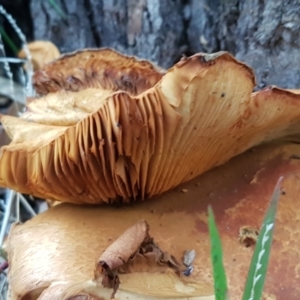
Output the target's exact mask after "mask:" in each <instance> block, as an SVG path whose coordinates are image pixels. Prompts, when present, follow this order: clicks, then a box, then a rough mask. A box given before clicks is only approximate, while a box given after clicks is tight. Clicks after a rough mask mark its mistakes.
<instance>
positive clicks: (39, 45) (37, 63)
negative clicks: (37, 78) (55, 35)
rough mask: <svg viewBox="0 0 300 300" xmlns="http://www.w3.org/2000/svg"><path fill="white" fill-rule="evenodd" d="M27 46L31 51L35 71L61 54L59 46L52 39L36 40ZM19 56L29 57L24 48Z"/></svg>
mask: <svg viewBox="0 0 300 300" xmlns="http://www.w3.org/2000/svg"><path fill="white" fill-rule="evenodd" d="M27 46H28V49H29V51H30V55H31V61H32V65H33V70H34V71H38V70H40V69H42V68H43V67H44V66H45V65H46V64H48V63H49V62H51V61H53V60H55V59H57V58H58V57H59V56H60V52H59V50H58V48H57V47H56V46H55V45H54V44H53V43H52V42H50V41H34V42H31V43H28V45H27ZM18 57H19V58H26V57H27V55H26V53H25V51H24V49H22V50H21V51H20V52H19V53H18Z"/></svg>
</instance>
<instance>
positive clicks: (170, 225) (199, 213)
mask: <svg viewBox="0 0 300 300" xmlns="http://www.w3.org/2000/svg"><path fill="white" fill-rule="evenodd" d="M299 151H300V145H299V144H296V143H293V142H289V141H282V142H276V143H271V144H267V145H263V146H259V147H257V148H256V151H254V152H253V151H247V152H245V153H243V154H241V155H240V156H237V157H235V158H233V159H231V160H230V161H229V162H227V163H226V164H224V165H222V166H219V167H217V168H214V169H213V170H210V171H208V172H206V173H205V174H203V175H201V176H200V177H197V178H195V179H193V180H191V181H190V182H187V183H184V184H182V185H181V186H180V189H181V188H186V189H188V190H189V192H188V193H178V191H177V190H171V191H168V192H166V193H164V194H163V195H160V196H157V197H155V198H153V199H152V200H151V201H144V202H141V203H136V204H134V205H126V206H121V207H118V208H116V207H113V206H107V205H105V206H104V205H103V206H88V205H73V204H67V203H64V204H59V205H56V206H54V207H52V208H50V209H49V210H48V211H46V212H44V213H42V214H40V215H38V216H36V217H34V218H33V219H31V220H29V221H27V222H26V223H24V224H17V225H15V226H14V227H13V228H12V230H11V232H10V234H9V237H8V240H7V248H6V249H7V253H8V262H9V265H10V268H9V273H8V279H9V283H10V285H9V288H10V295H11V298H10V300H16V299H18V300H25V299H29V298H30V299H32V300H36V299H38V300H50V299H51V300H58V299H59V300H67V299H68V300H71V299H73V300H74V299H84V300H88V299H96V300H99V299H101V300H106V299H110V298H111V296H112V294H113V293H114V292H115V294H114V297H115V299H118V300H125V299H133V300H135V299H152V300H154V299H185V300H187V299H201V300H213V299H215V297H214V294H213V293H214V289H213V279H212V267H211V261H210V241H209V234H208V227H207V206H208V205H209V204H211V205H212V207H213V210H214V213H215V217H216V221H217V226H218V230H219V232H220V236H221V239H222V245H223V251H224V253H223V259H224V266H225V270H226V274H227V277H228V284H229V293H230V299H232V300H240V299H241V298H242V293H243V289H244V285H245V281H246V277H247V273H248V268H249V265H250V261H251V258H252V253H253V247H248V248H246V247H245V246H244V245H243V244H241V243H240V242H239V241H238V239H237V232H238V231H239V229H240V228H241V227H242V226H244V225H245V224H250V225H251V226H253V228H256V227H257V226H260V224H261V223H262V220H263V217H264V215H265V212H266V209H267V208H268V206H269V201H270V198H271V196H272V194H273V190H274V186H275V185H276V182H277V180H278V178H279V177H280V176H284V178H285V179H284V181H283V182H282V188H283V189H284V190H285V191H286V193H285V194H284V195H283V194H282V195H281V198H280V201H279V207H278V213H277V220H276V225H275V231H274V239H273V245H274V246H273V247H272V250H271V257H270V263H269V268H268V272H267V278H266V284H265V288H264V297H265V299H271V298H272V299H273V298H274V299H289V300H298V299H299V294H300V286H299V284H298V278H297V277H296V276H295V274H296V273H297V270H298V269H299V268H300V260H299V257H298V255H296V254H297V253H298V249H299V248H300V239H297V238H295V237H297V236H298V233H299V232H298V228H300V201H299V194H300V177H299V175H298V174H299V168H300V160H298V159H291V158H290V157H292V155H293V154H295V153H299ZM245 170H247V174H248V176H247V178H245V177H244V176H243V175H244V174H245ZM254 177H256V180H255V181H252V178H254ZM251 181H252V183H250V182H251ZM196 183H201V184H200V185H197V184H196ZM212 189H213V190H214V191H215V197H216V199H218V201H214V202H213V203H212V202H211V201H212V200H211V198H210V197H209V192H210V191H211V190H212ZM151 210H155V212H156V213H155V214H154V213H152V212H151ZM141 219H143V220H146V221H147V223H146V222H145V221H142V222H139V221H140V220H141ZM147 224H148V225H147ZM148 226H149V227H148ZM127 228H128V229H127ZM126 229H127V230H126ZM124 230H126V231H125V233H124ZM150 234H151V236H150ZM149 245H150V247H148V246H149ZM153 245H155V247H153ZM187 249H193V250H194V251H195V252H194V251H190V252H186V250H187ZM149 250H150V251H149ZM168 253H169V254H168ZM195 253H196V255H194V254H195ZM162 254H164V255H162ZM185 254H187V255H185ZM184 256H186V257H185V263H186V264H192V268H193V272H188V271H187V270H184V271H183V272H182V271H181V270H182V268H181V263H180V264H179V270H180V271H181V272H179V273H178V272H177V271H176V268H175V269H174V268H172V267H170V264H169V263H166V260H165V259H162V260H161V258H163V257H167V258H174V259H172V260H171V266H172V264H173V263H172V262H174V261H177V260H181V258H182V257H184ZM99 257H100V259H99ZM173 265H174V264H173ZM175 265H176V263H175ZM185 268H186V267H185V266H183V269H185ZM116 270H117V272H116ZM185 271H186V275H188V276H185V275H184V272H185ZM104 275H105V276H107V277H108V279H111V281H109V283H110V285H108V284H107V285H106V286H110V287H104V286H103V283H102V279H103V276H104ZM109 276H110V277H109ZM116 287H117V288H116ZM114 288H115V290H114Z"/></svg>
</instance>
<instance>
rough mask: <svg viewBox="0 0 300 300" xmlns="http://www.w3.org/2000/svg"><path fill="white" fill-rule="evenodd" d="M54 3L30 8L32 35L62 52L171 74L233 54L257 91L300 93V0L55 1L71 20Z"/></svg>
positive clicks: (35, 1) (33, 3)
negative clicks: (96, 52) (142, 61)
mask: <svg viewBox="0 0 300 300" xmlns="http://www.w3.org/2000/svg"><path fill="white" fill-rule="evenodd" d="M1 1H4V2H7V0H0V3H1ZM27 2H28V1H27ZM51 2H54V1H40V0H31V1H30V2H28V3H29V5H30V11H31V20H32V23H33V34H34V38H35V39H48V40H52V41H53V42H54V43H55V44H56V45H57V46H58V47H59V48H60V50H61V51H62V52H68V51H73V50H75V49H78V48H84V47H100V46H102V47H103V46H107V47H113V48H115V49H117V50H119V51H122V52H125V53H128V54H133V55H137V56H141V57H144V58H148V59H151V60H153V61H155V62H156V63H158V64H160V65H161V66H163V67H169V66H171V65H172V64H173V63H174V62H176V61H177V60H178V59H179V58H180V56H181V55H182V54H184V53H185V54H188V55H190V54H193V53H195V52H199V51H204V52H214V51H218V50H227V51H229V52H231V53H232V54H234V55H235V56H236V57H237V58H239V59H241V60H243V61H245V62H247V63H248V64H249V65H250V66H252V67H253V68H254V69H255V71H256V74H257V79H258V80H257V81H258V86H259V87H263V86H265V85H269V84H275V85H279V86H281V87H285V88H295V87H300V72H299V71H298V70H299V69H300V63H299V62H300V51H299V50H298V48H299V44H300V34H299V30H300V22H299V11H300V2H299V0H286V1H283V0H252V1H248V0H72V1H67V0H55V3H56V4H57V6H58V7H59V8H60V9H61V10H62V11H63V13H64V14H65V16H66V18H64V17H63V16H62V15H61V14H60V13H59V12H58V10H57V9H55V7H54V6H53V5H52V4H51ZM7 3H8V2H7Z"/></svg>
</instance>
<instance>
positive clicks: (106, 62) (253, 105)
mask: <svg viewBox="0 0 300 300" xmlns="http://www.w3.org/2000/svg"><path fill="white" fill-rule="evenodd" d="M69 72H71V73H69ZM41 74H42V75H41ZM149 74H150V75H151V74H152V75H151V76H150V75H149ZM148 75H149V76H148ZM41 76H43V77H42V79H41ZM70 76H71V77H70ZM70 78H71V79H70ZM124 78H126V82H129V83H130V84H125V83H124ZM35 80H36V81H35V82H36V87H37V88H38V90H39V91H40V92H43V91H44V92H45V93H46V95H44V96H43V97H41V98H39V99H36V100H35V101H32V102H31V103H30V104H29V110H28V112H26V113H25V114H24V115H23V116H22V117H21V118H15V117H10V116H2V117H1V122H2V124H3V127H4V128H5V130H6V131H7V133H8V135H9V136H10V137H11V139H12V142H11V143H10V144H9V145H8V146H4V147H2V148H1V152H0V185H1V186H4V187H9V188H12V189H15V190H17V191H19V192H22V193H26V194H32V195H35V196H38V197H43V198H47V199H49V200H59V201H64V202H72V203H83V202H86V203H102V202H108V203H112V202H130V201H137V200H140V199H146V198H151V197H153V196H155V195H159V194H162V193H163V192H165V191H168V190H170V189H172V188H174V187H176V186H178V185H179V184H181V183H183V182H187V181H189V180H191V179H193V178H195V177H196V176H198V175H200V174H202V173H204V172H206V171H208V170H209V169H211V168H213V167H216V166H218V165H221V164H223V163H225V162H226V161H228V160H229V159H231V158H232V157H234V156H236V155H238V154H240V153H242V152H244V151H246V150H247V149H249V148H251V147H253V146H255V145H258V144H261V143H266V142H269V141H272V140H276V139H280V138H282V137H285V136H289V135H292V134H296V133H299V132H300V95H297V94H295V93H292V92H289V91H287V90H282V89H279V88H276V87H268V88H266V89H264V90H261V91H259V92H256V93H251V92H252V90H253V88H254V85H255V81H254V75H253V72H252V70H251V69H250V68H249V67H248V66H246V65H245V64H243V63H241V62H239V61H237V60H236V59H235V58H233V57H232V56H231V55H230V54H228V53H226V52H219V53H216V54H196V55H194V56H191V57H189V58H183V59H182V60H181V61H180V62H178V63H177V64H175V65H174V66H173V67H172V68H171V69H169V70H168V71H167V72H166V73H165V74H164V75H162V71H158V69H157V67H155V66H153V65H152V64H151V63H149V62H145V61H140V60H138V59H136V58H134V57H125V56H123V55H121V54H118V53H116V52H115V51H112V50H108V49H104V50H99V51H98V52H97V51H96V50H93V51H92V50H86V51H81V52H78V53H74V54H71V55H68V56H63V57H62V58H60V59H58V60H57V61H54V62H53V63H50V64H49V65H47V66H46V67H45V68H44V69H43V70H41V71H39V72H38V73H36V77H35ZM70 80H71V83H70ZM74 82H75V83H76V84H75V86H74V85H73V83H74ZM51 91H52V92H53V93H49V92H51ZM8 166H9V167H8ZM24 170H26V171H24ZM187 190H188V189H187Z"/></svg>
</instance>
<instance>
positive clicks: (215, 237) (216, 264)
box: [208, 206, 228, 300]
mask: <svg viewBox="0 0 300 300" xmlns="http://www.w3.org/2000/svg"><path fill="white" fill-rule="evenodd" d="M208 228H209V237H210V244H211V251H210V253H211V260H212V265H213V277H214V289H215V299H216V300H225V299H227V295H228V288H227V278H226V273H225V269H224V265H223V251H222V244H221V239H220V236H219V232H218V229H217V226H216V222H215V217H214V214H213V211H212V208H211V207H210V206H209V207H208Z"/></svg>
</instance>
